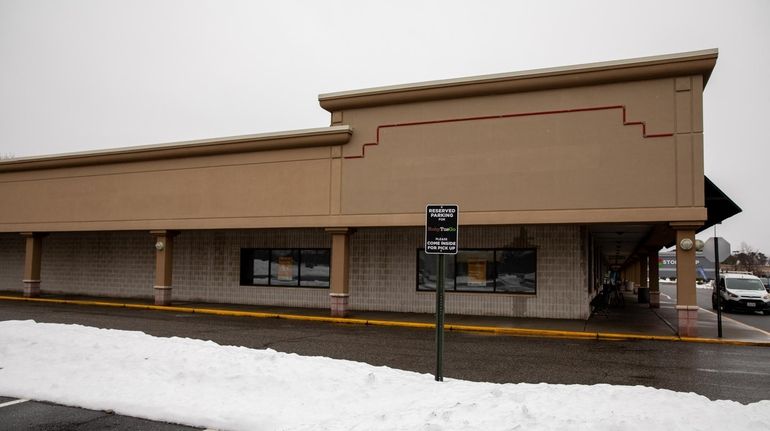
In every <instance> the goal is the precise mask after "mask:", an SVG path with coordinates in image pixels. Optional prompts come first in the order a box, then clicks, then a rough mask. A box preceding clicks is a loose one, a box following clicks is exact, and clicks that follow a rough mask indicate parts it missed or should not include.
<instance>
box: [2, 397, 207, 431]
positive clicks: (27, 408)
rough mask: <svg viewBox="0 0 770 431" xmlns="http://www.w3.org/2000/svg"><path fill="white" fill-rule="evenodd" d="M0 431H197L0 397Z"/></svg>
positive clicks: (128, 417) (115, 415)
mask: <svg viewBox="0 0 770 431" xmlns="http://www.w3.org/2000/svg"><path fill="white" fill-rule="evenodd" d="M0 430H2V431H6V430H8V431H11V430H13V431H19V430H28V431H66V430H79V431H103V430H111V431H129V430H132V431H133V430H143V431H144V430H146V431H182V430H196V431H197V430H200V428H191V427H186V426H181V425H175V424H168V423H164V422H153V421H149V420H146V419H138V418H134V417H130V416H122V415H118V414H114V413H113V412H104V411H98V410H87V409H81V408H76V407H65V406H60V405H56V404H51V403H44V402H37V401H29V400H24V399H16V398H9V397H0Z"/></svg>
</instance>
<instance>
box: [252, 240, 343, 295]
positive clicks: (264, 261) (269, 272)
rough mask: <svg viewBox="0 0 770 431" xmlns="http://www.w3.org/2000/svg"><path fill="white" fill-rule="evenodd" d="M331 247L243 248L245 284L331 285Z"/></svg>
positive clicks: (323, 286) (325, 286) (324, 286)
mask: <svg viewBox="0 0 770 431" xmlns="http://www.w3.org/2000/svg"><path fill="white" fill-rule="evenodd" d="M330 263H331V251H330V250H329V249H328V248H320V249H297V248H273V249H269V248H242V249H241V285H242V286H288V287H300V286H301V287H318V288H328V287H329V273H330V271H329V268H330Z"/></svg>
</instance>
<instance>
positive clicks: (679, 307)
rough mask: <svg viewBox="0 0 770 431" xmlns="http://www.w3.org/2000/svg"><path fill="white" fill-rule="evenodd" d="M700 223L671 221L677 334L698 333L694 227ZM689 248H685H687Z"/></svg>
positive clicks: (688, 334)
mask: <svg viewBox="0 0 770 431" xmlns="http://www.w3.org/2000/svg"><path fill="white" fill-rule="evenodd" d="M700 225H701V224H700V223H671V227H672V228H674V229H676V311H677V315H678V323H679V335H680V336H686V337H695V336H697V335H698V301H697V291H696V288H695V229H696V228H698V227H699V226H700ZM688 246H689V249H686V248H688Z"/></svg>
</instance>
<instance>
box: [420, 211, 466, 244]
mask: <svg viewBox="0 0 770 431" xmlns="http://www.w3.org/2000/svg"><path fill="white" fill-rule="evenodd" d="M459 215H460V212H459V210H458V207H457V205H453V204H449V205H435V204H428V205H427V206H426V207H425V253H427V254H457V248H458V247H457V233H458V231H457V224H458V223H457V221H458V217H459Z"/></svg>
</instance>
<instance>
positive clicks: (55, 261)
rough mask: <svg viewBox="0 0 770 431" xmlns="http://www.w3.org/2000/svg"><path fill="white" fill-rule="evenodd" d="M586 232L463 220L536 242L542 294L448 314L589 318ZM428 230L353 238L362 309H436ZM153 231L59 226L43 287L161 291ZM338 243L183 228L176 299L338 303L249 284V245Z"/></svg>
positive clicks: (13, 238)
mask: <svg viewBox="0 0 770 431" xmlns="http://www.w3.org/2000/svg"><path fill="white" fill-rule="evenodd" d="M583 235H584V233H583V232H582V231H581V228H580V227H579V226H574V225H536V226H526V227H521V226H486V227H463V228H462V229H461V230H460V245H461V247H465V248H486V247H489V248H493V247H494V248H504V247H535V248H536V249H537V295H511V294H485V293H448V294H447V303H446V306H447V312H448V313H461V314H476V315H499V316H523V317H551V318H585V317H587V315H588V301H589V298H588V292H587V287H586V286H587V280H586V277H587V275H586V258H585V248H584V247H583V246H582V244H583V241H582V238H583ZM423 239H424V238H423V229H422V228H419V227H414V228H362V229H358V230H357V231H356V232H355V233H354V234H352V236H351V273H350V293H351V296H350V306H351V308H352V309H354V310H385V311H406V312H422V313H430V312H433V308H434V301H435V296H434V294H433V293H430V292H417V291H416V273H417V256H416V250H417V249H418V248H420V247H422V245H423ZM153 244H154V238H153V237H152V236H151V235H150V234H149V232H145V231H141V232H92V233H83V232H77V233H53V234H51V235H49V236H47V237H46V238H45V239H44V240H43V259H42V262H43V263H42V274H41V278H42V285H41V287H42V290H43V291H44V292H46V291H47V292H57V293H58V292H64V293H74V294H89V295H103V296H117V297H144V298H150V297H152V295H153V289H152V286H153V282H154V262H155V249H154V248H153ZM0 245H2V247H0V263H1V264H2V266H0V282H2V283H3V284H2V285H1V286H2V287H3V288H6V286H7V287H8V288H11V289H14V290H15V289H18V290H21V277H22V272H23V265H24V241H23V238H21V237H19V236H17V235H5V234H3V235H0ZM268 247H273V248H300V247H307V248H330V247H331V235H329V234H327V233H326V232H324V231H323V229H262V230H211V231H183V232H181V233H180V235H179V236H177V237H176V238H175V243H174V269H173V272H174V274H173V286H174V290H173V295H172V296H173V299H174V300H181V301H204V302H221V303H240V304H255V305H260V304H261V305H279V306H294V307H314V308H328V307H329V290H328V289H312V288H288V287H265V286H240V285H239V284H240V283H239V279H240V249H241V248H268Z"/></svg>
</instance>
